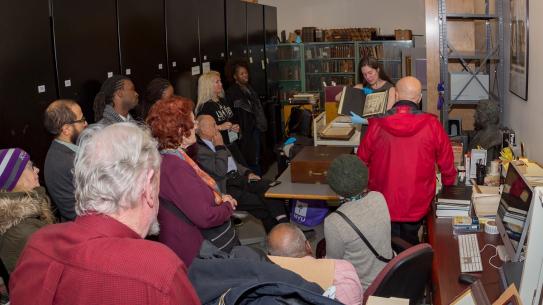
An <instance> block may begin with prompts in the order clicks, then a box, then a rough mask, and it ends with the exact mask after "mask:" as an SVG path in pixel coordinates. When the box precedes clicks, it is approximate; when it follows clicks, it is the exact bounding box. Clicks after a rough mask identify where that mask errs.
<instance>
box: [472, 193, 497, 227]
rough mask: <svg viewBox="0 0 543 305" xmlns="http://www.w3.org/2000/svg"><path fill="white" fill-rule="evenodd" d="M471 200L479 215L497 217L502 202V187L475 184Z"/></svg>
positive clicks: (488, 217) (487, 217) (485, 217)
mask: <svg viewBox="0 0 543 305" xmlns="http://www.w3.org/2000/svg"><path fill="white" fill-rule="evenodd" d="M471 200H472V202H473V209H474V210H475V214H476V215H477V217H479V218H480V219H483V218H484V219H495V218H496V214H497V213H498V205H499V204H500V188H499V187H497V186H484V185H478V186H473V195H472V197H471Z"/></svg>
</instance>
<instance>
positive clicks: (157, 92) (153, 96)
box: [141, 78, 173, 120]
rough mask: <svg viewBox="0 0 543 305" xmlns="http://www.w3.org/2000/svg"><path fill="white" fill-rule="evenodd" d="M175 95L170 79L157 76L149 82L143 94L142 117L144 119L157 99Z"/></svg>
mask: <svg viewBox="0 0 543 305" xmlns="http://www.w3.org/2000/svg"><path fill="white" fill-rule="evenodd" d="M172 96H173V86H172V84H171V83H170V81H169V80H167V79H164V78H155V79H153V80H151V81H150V82H149V84H147V87H146V88H145V94H144V95H143V103H142V113H141V118H142V120H144V119H145V118H146V117H147V114H148V113H149V109H151V106H153V105H154V104H155V103H156V102H157V101H159V100H162V99H168V98H170V97H172Z"/></svg>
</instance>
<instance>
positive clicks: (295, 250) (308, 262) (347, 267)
mask: <svg viewBox="0 0 543 305" xmlns="http://www.w3.org/2000/svg"><path fill="white" fill-rule="evenodd" d="M267 246H268V253H269V254H270V256H269V258H270V260H271V261H273V262H274V263H276V264H277V265H279V266H281V267H283V268H284V269H288V270H290V271H292V272H295V273H298V274H299V275H300V276H301V277H303V278H304V279H306V280H308V281H310V282H315V283H317V284H319V285H320V286H321V287H322V288H323V289H325V290H326V289H328V288H329V287H331V286H334V287H335V297H336V299H337V300H339V301H340V302H342V303H343V304H347V305H351V304H362V296H363V290H362V286H361V285H360V280H359V279H358V275H357V274H356V270H355V269H354V267H353V265H352V264H351V263H349V262H348V261H346V260H342V259H315V258H314V257H313V252H312V251H311V245H310V244H309V241H307V239H306V238H305V235H304V233H303V232H302V230H301V229H300V228H298V227H297V226H296V225H294V224H290V223H282V224H279V225H277V226H275V228H273V230H272V231H271V232H270V234H269V235H268V240H267Z"/></svg>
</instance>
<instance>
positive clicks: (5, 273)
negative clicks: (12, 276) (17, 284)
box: [0, 258, 9, 293]
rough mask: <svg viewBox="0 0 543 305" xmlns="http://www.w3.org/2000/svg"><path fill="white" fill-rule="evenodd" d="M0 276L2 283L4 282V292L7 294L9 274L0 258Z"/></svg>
mask: <svg viewBox="0 0 543 305" xmlns="http://www.w3.org/2000/svg"><path fill="white" fill-rule="evenodd" d="M0 275H1V276H2V281H4V285H5V286H6V291H7V292H8V293H9V273H8V269H7V268H6V266H5V265H4V262H3V261H2V259H1V258H0Z"/></svg>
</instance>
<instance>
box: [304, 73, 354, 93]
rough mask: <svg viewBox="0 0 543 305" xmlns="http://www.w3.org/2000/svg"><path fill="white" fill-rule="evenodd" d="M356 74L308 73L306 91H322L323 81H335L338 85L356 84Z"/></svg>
mask: <svg viewBox="0 0 543 305" xmlns="http://www.w3.org/2000/svg"><path fill="white" fill-rule="evenodd" d="M354 80H355V79H354V75H347V76H343V75H318V74H317V75H307V77H306V91H320V90H322V84H323V83H331V82H334V83H336V84H338V85H345V86H354V84H355V83H354Z"/></svg>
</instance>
